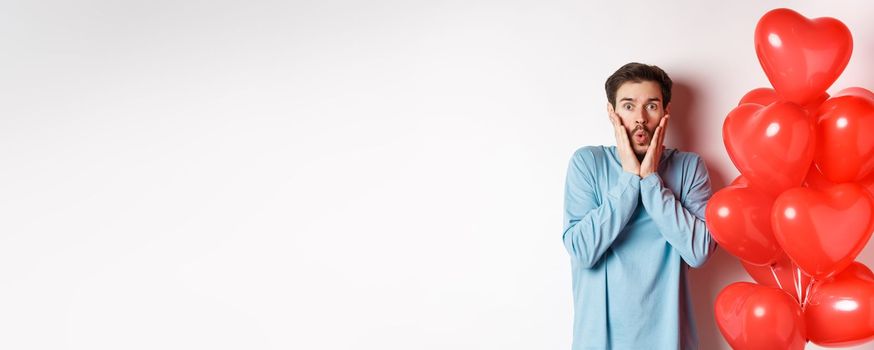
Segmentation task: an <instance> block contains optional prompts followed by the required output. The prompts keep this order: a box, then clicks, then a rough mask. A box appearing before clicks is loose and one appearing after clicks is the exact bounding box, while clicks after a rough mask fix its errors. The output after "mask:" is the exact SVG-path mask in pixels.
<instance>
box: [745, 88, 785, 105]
mask: <svg viewBox="0 0 874 350" xmlns="http://www.w3.org/2000/svg"><path fill="white" fill-rule="evenodd" d="M774 102H777V92H776V91H774V89H771V88H755V89H752V90H750V91H749V92H747V93H746V94H744V95H743V97H741V98H740V102H738V103H737V105H738V106H740V105H742V104H744V103H754V104H757V105H762V106H767V105H769V104H772V103H774Z"/></svg>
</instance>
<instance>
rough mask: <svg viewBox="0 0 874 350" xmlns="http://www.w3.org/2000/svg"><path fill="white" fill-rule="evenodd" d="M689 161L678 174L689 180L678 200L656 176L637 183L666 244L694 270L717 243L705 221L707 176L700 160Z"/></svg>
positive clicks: (705, 259) (645, 206)
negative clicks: (681, 172)
mask: <svg viewBox="0 0 874 350" xmlns="http://www.w3.org/2000/svg"><path fill="white" fill-rule="evenodd" d="M690 158H692V159H690V160H689V161H688V163H686V164H683V169H682V170H681V171H683V174H682V176H683V178H684V179H691V184H690V185H689V187H688V190H687V193H686V194H685V195H684V196H683V197H682V198H681V199H680V200H678V199H677V197H676V196H675V195H674V193H673V192H671V190H670V189H669V188H667V187H665V186H664V184H663V183H662V179H661V177H660V176H659V175H658V173H653V174H650V175H649V176H647V177H646V178H644V179H642V180H640V195H641V202H642V203H643V207H644V208H645V209H646V211H647V213H649V215H650V217H651V218H652V220H653V221H654V222H655V224H656V227H658V229H659V232H661V234H662V236H664V237H665V240H667V241H668V244H670V245H671V246H672V247H674V249H676V250H677V251H678V252H679V253H680V256H681V257H682V258H683V260H684V261H685V262H686V264H688V265H689V266H691V267H695V268H697V267H701V266H702V265H704V263H705V262H706V261H707V258H708V257H709V256H710V253H711V252H713V250H714V249H716V243H715V241H713V239H712V238H711V237H710V232H709V231H708V230H707V225H706V224H705V222H704V209H705V208H706V206H707V200H709V199H710V196H711V195H712V192H711V188H710V176H709V175H708V173H707V167H706V166H705V164H704V161H703V160H701V157H698V156H693V157H690ZM684 186H685V184H684Z"/></svg>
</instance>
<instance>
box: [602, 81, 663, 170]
mask: <svg viewBox="0 0 874 350" xmlns="http://www.w3.org/2000/svg"><path fill="white" fill-rule="evenodd" d="M663 102H664V101H663V100H662V89H661V87H659V84H658V83H656V82H654V81H643V82H640V83H634V82H627V83H624V84H622V85H620V86H619V89H618V90H617V91H616V107H613V105H611V104H610V103H609V102H608V103H607V111H608V112H609V113H613V112H615V113H616V114H617V115H619V120H620V121H621V122H622V125H624V126H625V129H626V130H627V131H628V140H629V141H630V142H631V148H633V149H634V153H635V154H636V155H637V156H638V157H643V156H644V155H645V154H646V150H647V149H648V148H649V143H650V141H651V140H652V136H653V133H654V132H655V129H656V127H657V126H658V125H659V121H660V120H662V117H664V116H665V114H666V113H668V106H664V105H663Z"/></svg>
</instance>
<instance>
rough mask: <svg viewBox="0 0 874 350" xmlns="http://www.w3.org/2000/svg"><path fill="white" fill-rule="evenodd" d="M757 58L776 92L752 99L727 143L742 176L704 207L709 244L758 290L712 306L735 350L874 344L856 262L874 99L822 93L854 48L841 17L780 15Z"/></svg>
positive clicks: (870, 284)
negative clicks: (736, 262)
mask: <svg viewBox="0 0 874 350" xmlns="http://www.w3.org/2000/svg"><path fill="white" fill-rule="evenodd" d="M755 46H756V55H757V56H758V58H759V62H760V63H761V66H762V69H763V70H764V71H765V74H766V75H767V76H768V79H769V80H770V82H771V85H772V86H773V89H770V88H759V89H754V90H752V91H750V92H749V93H747V94H746V95H744V96H743V98H741V101H740V103H739V104H738V106H737V107H736V108H734V109H733V110H732V111H731V112H730V113H729V114H728V116H727V117H726V118H725V122H724V124H723V129H722V136H723V141H724V143H725V147H726V149H727V151H728V154H729V156H730V158H731V161H732V163H734V165H735V166H736V167H737V169H738V170H739V171H740V173H741V176H739V177H738V178H737V179H735V181H734V182H732V183H731V184H730V185H729V186H728V187H726V188H724V189H722V190H720V191H718V192H717V193H715V194H714V195H713V197H712V198H711V199H710V202H709V203H708V206H707V211H706V218H707V225H708V227H709V229H710V231H711V233H712V235H713V238H714V239H715V240H716V241H717V242H718V243H719V244H720V246H721V247H723V248H725V250H727V251H728V252H729V253H731V254H732V255H734V256H735V257H737V258H738V259H740V260H741V261H742V263H743V265H744V267H745V269H746V270H747V271H748V272H749V274H750V276H752V277H753V279H754V280H755V281H757V282H758V283H759V284H755V283H748V282H738V283H734V284H731V285H729V286H727V287H726V288H725V289H723V290H722V292H720V294H719V296H718V297H717V299H716V305H715V315H716V321H717V324H718V325H719V329H720V331H721V332H722V334H723V336H724V337H725V338H726V340H727V341H728V342H729V344H730V345H731V346H732V347H733V348H734V349H803V348H804V347H805V346H806V344H807V342H808V341H811V342H813V343H815V344H818V345H822V346H851V345H857V344H861V343H864V342H867V341H869V340H872V339H874V273H872V272H871V270H869V269H868V268H867V267H866V266H865V265H863V264H861V263H859V262H855V259H856V256H857V255H858V254H859V253H860V252H861V251H862V249H863V248H864V247H865V245H866V244H867V243H868V240H869V239H870V237H871V234H872V232H874V93H872V92H871V91H868V90H866V89H864V88H859V87H853V88H849V89H844V90H841V91H840V92H838V93H837V94H835V95H834V96H829V95H828V94H827V93H826V89H828V88H829V87H830V86H831V85H832V83H834V82H835V80H837V78H838V76H840V74H841V72H843V70H844V68H845V67H846V65H847V63H848V62H849V60H850V55H851V53H852V47H853V39H852V36H851V35H850V31H849V29H847V27H846V26H845V25H844V24H843V23H841V22H840V21H838V20H836V19H834V18H827V17H823V18H816V19H808V18H806V17H804V16H802V15H800V14H798V13H797V12H795V11H792V10H789V9H776V10H772V11H770V12H768V13H766V14H765V15H764V16H762V18H761V19H760V20H759V22H758V24H757V26H756V30H755Z"/></svg>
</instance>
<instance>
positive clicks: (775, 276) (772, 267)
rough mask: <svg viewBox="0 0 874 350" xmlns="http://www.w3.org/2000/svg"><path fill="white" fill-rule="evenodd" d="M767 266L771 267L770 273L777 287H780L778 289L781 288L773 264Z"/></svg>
mask: <svg viewBox="0 0 874 350" xmlns="http://www.w3.org/2000/svg"><path fill="white" fill-rule="evenodd" d="M768 267H770V268H771V275H772V276H774V281H777V287H780V289H783V285H782V284H780V279H779V278H777V272H776V271H774V265H769V266H768Z"/></svg>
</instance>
